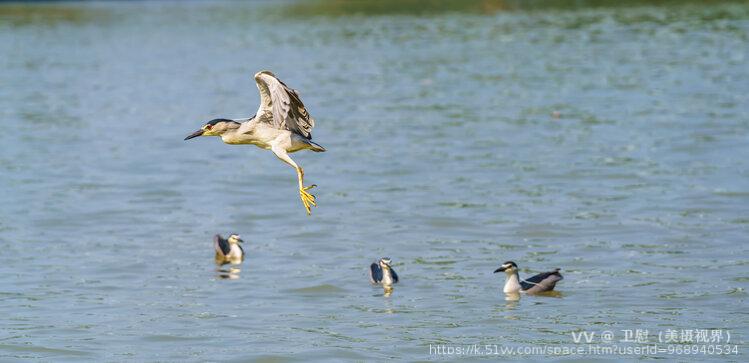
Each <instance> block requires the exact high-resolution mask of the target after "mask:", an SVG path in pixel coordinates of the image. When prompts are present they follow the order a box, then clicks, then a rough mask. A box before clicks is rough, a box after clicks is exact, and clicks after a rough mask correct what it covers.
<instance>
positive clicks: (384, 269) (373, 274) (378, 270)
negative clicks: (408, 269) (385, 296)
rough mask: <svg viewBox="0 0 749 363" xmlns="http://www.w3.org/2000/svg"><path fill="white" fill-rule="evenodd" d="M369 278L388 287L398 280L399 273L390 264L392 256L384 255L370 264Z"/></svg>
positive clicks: (374, 282)
mask: <svg viewBox="0 0 749 363" xmlns="http://www.w3.org/2000/svg"><path fill="white" fill-rule="evenodd" d="M369 280H370V281H371V282H372V283H373V284H381V285H382V286H384V287H386V288H387V287H390V286H393V284H395V283H397V282H398V274H397V273H395V270H393V268H392V267H391V266H390V258H388V257H383V258H381V259H380V260H379V261H377V262H373V263H372V265H370V266H369Z"/></svg>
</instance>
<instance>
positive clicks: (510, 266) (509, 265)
mask: <svg viewBox="0 0 749 363" xmlns="http://www.w3.org/2000/svg"><path fill="white" fill-rule="evenodd" d="M502 271H504V272H505V273H506V274H508V275H512V274H514V273H516V272H518V265H517V264H516V263H515V262H512V261H507V262H505V263H503V264H502V266H500V267H499V268H498V269H496V270H494V273H497V272H502Z"/></svg>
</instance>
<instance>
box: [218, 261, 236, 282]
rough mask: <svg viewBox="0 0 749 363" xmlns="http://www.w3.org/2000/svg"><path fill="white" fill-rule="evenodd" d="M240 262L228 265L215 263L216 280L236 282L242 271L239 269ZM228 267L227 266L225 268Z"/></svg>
mask: <svg viewBox="0 0 749 363" xmlns="http://www.w3.org/2000/svg"><path fill="white" fill-rule="evenodd" d="M240 264H241V262H239V263H230V262H219V261H216V265H217V267H216V273H217V275H218V278H220V279H224V280H236V279H238V278H239V273H240V272H242V269H241V268H239V266H240ZM227 265H228V266H227Z"/></svg>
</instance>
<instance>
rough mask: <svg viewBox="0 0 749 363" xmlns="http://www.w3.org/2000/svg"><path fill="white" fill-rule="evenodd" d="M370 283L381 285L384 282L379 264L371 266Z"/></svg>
mask: <svg viewBox="0 0 749 363" xmlns="http://www.w3.org/2000/svg"><path fill="white" fill-rule="evenodd" d="M369 281H371V282H372V283H373V284H379V283H380V282H382V269H381V268H380V265H378V264H377V263H373V264H371V265H370V266H369Z"/></svg>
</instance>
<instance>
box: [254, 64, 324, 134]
mask: <svg viewBox="0 0 749 363" xmlns="http://www.w3.org/2000/svg"><path fill="white" fill-rule="evenodd" d="M255 82H257V88H258V90H259V91H260V108H258V110H257V117H258V120H260V121H263V122H267V123H269V124H270V125H272V126H273V127H275V128H277V129H280V130H289V131H291V132H294V133H297V134H299V135H302V136H304V137H306V138H307V139H312V128H313V127H315V120H314V119H313V118H312V117H310V115H309V113H308V112H307V108H305V107H304V104H303V103H302V100H301V98H299V93H298V92H297V91H296V90H293V89H291V88H289V87H288V86H286V84H284V83H283V82H281V80H279V79H278V78H276V75H275V74H273V73H271V72H270V71H260V72H257V73H255Z"/></svg>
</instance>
